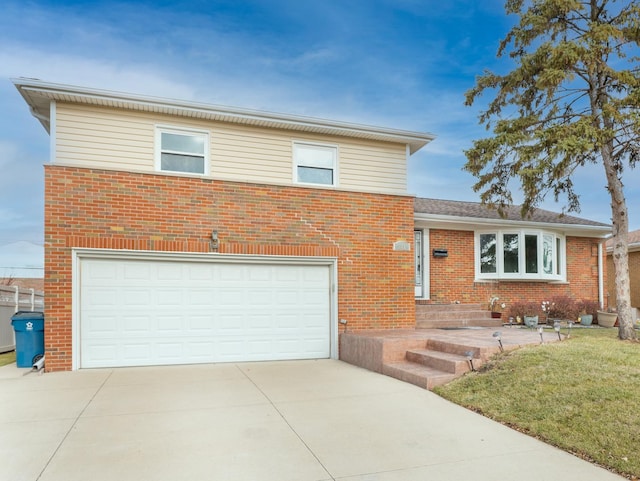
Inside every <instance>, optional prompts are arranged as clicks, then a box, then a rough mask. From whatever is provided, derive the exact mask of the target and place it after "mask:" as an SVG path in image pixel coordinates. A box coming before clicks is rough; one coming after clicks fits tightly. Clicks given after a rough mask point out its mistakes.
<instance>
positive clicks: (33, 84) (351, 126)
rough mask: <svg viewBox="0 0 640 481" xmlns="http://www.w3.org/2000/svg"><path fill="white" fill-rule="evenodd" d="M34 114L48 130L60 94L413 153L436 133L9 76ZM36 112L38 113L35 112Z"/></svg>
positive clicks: (71, 99) (81, 100)
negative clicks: (385, 144)
mask: <svg viewBox="0 0 640 481" xmlns="http://www.w3.org/2000/svg"><path fill="white" fill-rule="evenodd" d="M11 80H12V82H13V83H14V85H15V86H16V88H17V89H18V91H19V92H20V94H21V95H22V97H23V98H24V99H25V101H26V102H27V104H28V105H29V106H30V108H31V109H32V112H34V115H35V116H36V118H38V120H40V122H41V123H42V124H43V126H44V127H45V129H46V130H47V131H48V130H49V125H48V124H49V122H48V120H43V119H48V116H49V103H50V102H51V101H52V100H56V99H58V98H60V97H64V100H66V101H69V102H79V103H88V104H97V105H105V104H106V105H111V104H113V106H117V107H120V108H128V109H133V110H143V111H153V112H162V113H170V114H173V115H179V116H186V117H196V118H215V119H216V120H220V121H226V122H233V123H240V124H249V125H262V126H265V127H271V128H281V129H290V130H297V131H307V132H313V133H321V134H328V135H338V136H343V137H355V138H364V139H372V140H380V141H385V142H395V143H400V144H405V145H408V146H409V151H410V153H412V154H413V153H415V152H417V151H418V150H420V149H421V148H422V147H424V146H425V145H426V144H428V143H429V142H431V141H432V140H433V139H434V138H435V136H434V135H433V134H430V133H423V132H413V131H408V130H399V129H391V128H385V127H375V126H370V125H364V124H356V123H351V122H341V121H335V120H326V119H319V118H313V117H306V116H301V115H290V114H281V113H275V112H266V111H260V110H251V109H244V108H236V107H227V106H220V105H211V104H205V103H199V102H189V101H184V100H174V99H163V98H159V97H152V96H145V95H138V94H129V93H121V92H114V91H110V90H101V89H91V88H86V87H76V86H72V85H64V84H56V83H49V82H43V81H41V80H37V79H25V78H17V79H11ZM36 114H37V115H36Z"/></svg>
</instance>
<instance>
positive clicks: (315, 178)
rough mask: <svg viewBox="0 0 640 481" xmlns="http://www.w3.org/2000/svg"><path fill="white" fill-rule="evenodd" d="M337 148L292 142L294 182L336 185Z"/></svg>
mask: <svg viewBox="0 0 640 481" xmlns="http://www.w3.org/2000/svg"><path fill="white" fill-rule="evenodd" d="M337 162H338V148H337V147H336V146H334V145H325V144H311V143H306V142H294V144H293V168H294V173H293V176H294V181H295V182H296V183H299V184H316V185H330V186H335V185H337V172H336V171H337Z"/></svg>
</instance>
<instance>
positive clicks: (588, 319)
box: [578, 299, 599, 326]
mask: <svg viewBox="0 0 640 481" xmlns="http://www.w3.org/2000/svg"><path fill="white" fill-rule="evenodd" d="M598 307H599V304H598V302H597V301H592V300H589V299H582V300H580V301H578V312H579V317H578V321H579V322H580V325H582V326H590V325H591V324H592V323H593V318H594V316H596V314H597V312H598Z"/></svg>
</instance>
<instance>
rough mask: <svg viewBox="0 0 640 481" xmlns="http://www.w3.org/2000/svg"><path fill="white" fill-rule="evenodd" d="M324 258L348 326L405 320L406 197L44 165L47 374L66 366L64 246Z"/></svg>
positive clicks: (409, 205)
mask: <svg viewBox="0 0 640 481" xmlns="http://www.w3.org/2000/svg"><path fill="white" fill-rule="evenodd" d="M214 229H215V230H217V231H218V236H219V239H220V249H219V252H220V253H227V254H229V253H238V254H265V255H295V256H332V257H336V258H337V259H338V317H339V318H340V319H343V318H344V319H346V320H347V321H348V325H349V329H353V330H361V329H370V328H403V327H413V326H414V325H415V304H414V292H413V291H414V286H413V280H414V277H413V276H414V266H413V252H406V251H393V249H392V246H393V242H395V241H398V240H403V241H407V242H411V243H412V241H413V199H412V198H411V197H403V196H393V195H376V194H365V193H351V192H338V191H332V190H321V189H307V188H296V187H278V186H268V185H254V184H243V183H234V182H221V181H215V180H211V179H200V178H188V177H179V176H166V175H154V174H134V173H125V172H117V171H104V170H95V169H80V168H71V167H62V166H54V165H47V166H46V167H45V272H46V276H45V291H46V299H47V303H46V313H45V314H46V330H45V347H46V356H47V370H49V371H54V370H65V369H70V368H71V285H72V284H71V274H72V272H71V248H72V247H94V248H105V249H131V250H157V251H188V252H208V251H209V238H210V235H211V231H212V230H214Z"/></svg>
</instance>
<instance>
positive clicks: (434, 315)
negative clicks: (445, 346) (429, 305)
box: [416, 306, 492, 320]
mask: <svg viewBox="0 0 640 481" xmlns="http://www.w3.org/2000/svg"><path fill="white" fill-rule="evenodd" d="M421 307H423V306H421ZM466 318H475V319H491V318H492V317H491V313H490V312H489V311H482V310H479V311H472V310H468V311H458V310H456V311H431V310H429V309H420V308H419V307H418V306H416V319H426V320H428V319H466Z"/></svg>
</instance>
